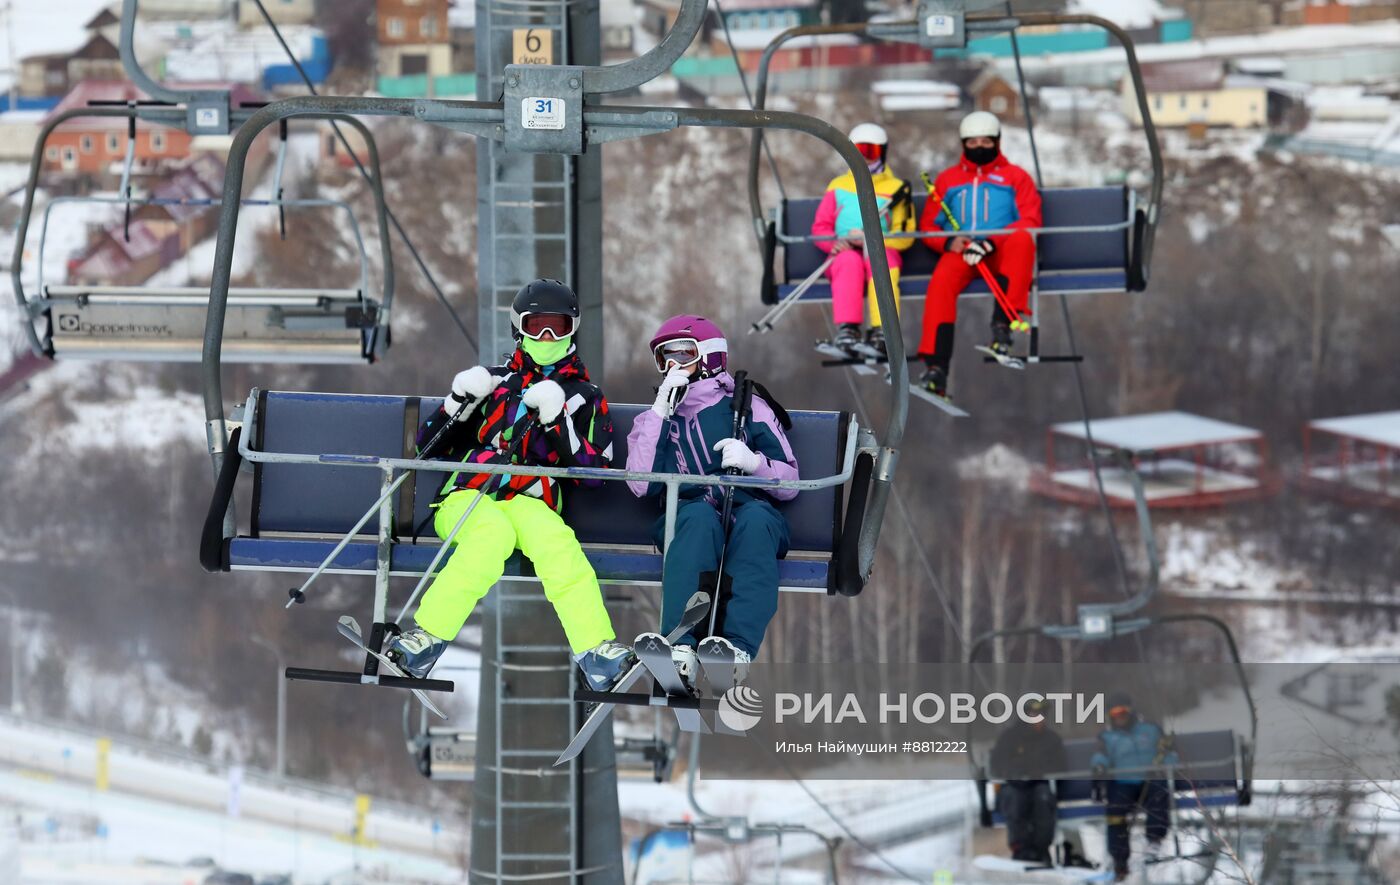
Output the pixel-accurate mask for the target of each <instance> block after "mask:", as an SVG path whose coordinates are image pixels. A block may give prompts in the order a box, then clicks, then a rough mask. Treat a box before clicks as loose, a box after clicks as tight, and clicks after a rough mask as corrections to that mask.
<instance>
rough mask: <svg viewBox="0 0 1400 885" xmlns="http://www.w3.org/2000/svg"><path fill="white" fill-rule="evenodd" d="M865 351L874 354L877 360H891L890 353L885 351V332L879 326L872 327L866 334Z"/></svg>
mask: <svg viewBox="0 0 1400 885" xmlns="http://www.w3.org/2000/svg"><path fill="white" fill-rule="evenodd" d="M865 349H866V350H867V351H868V352H870V353H872V354H874V355H875V358H876V359H881V360H887V359H889V357H890V355H889V351H888V350H886V349H885V330H884V329H882V328H880V327H879V326H871V327H870V331H868V332H866V333H865Z"/></svg>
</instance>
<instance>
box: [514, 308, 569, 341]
mask: <svg viewBox="0 0 1400 885" xmlns="http://www.w3.org/2000/svg"><path fill="white" fill-rule="evenodd" d="M577 330H578V317H571V316H567V315H565V314H562V313H527V314H522V315H521V317H520V334H521V335H524V336H525V337H526V338H529V339H530V340H532V341H539V340H540V338H542V337H544V333H545V332H549V333H550V334H551V335H553V336H554V340H555V341H563V340H564V339H565V338H567V337H569V336H570V335H572V334H574V332H575V331H577Z"/></svg>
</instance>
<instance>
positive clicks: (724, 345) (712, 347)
mask: <svg viewBox="0 0 1400 885" xmlns="http://www.w3.org/2000/svg"><path fill="white" fill-rule="evenodd" d="M684 341H693V342H695V351H694V352H695V355H696V356H697V357H698V361H699V363H700V377H702V378H709V377H710V376H712V375H718V374H719V373H720V372H723V371H724V370H725V368H726V367H727V366H728V365H729V342H727V341H725V339H724V332H723V331H721V330H720V327H719V326H716V325H715V324H714V323H712V322H710V321H709V320H707V319H705V318H704V317H702V316H695V315H694V314H681V315H680V316H675V317H671V318H670V319H669V320H666V321H665V322H664V323H662V324H661V328H659V329H657V330H656V334H655V335H653V336H651V352H652V357H653V358H654V359H655V360H656V369H657V371H658V372H665V371H666V357H665V356H663V355H662V354H661V351H660V350H659V348H660V347H661V345H663V344H666V343H668V342H684ZM667 349H668V350H671V348H667ZM682 364H683V365H689V363H682Z"/></svg>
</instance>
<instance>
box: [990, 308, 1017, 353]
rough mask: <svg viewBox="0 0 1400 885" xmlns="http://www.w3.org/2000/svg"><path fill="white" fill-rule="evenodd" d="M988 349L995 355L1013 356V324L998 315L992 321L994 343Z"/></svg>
mask: <svg viewBox="0 0 1400 885" xmlns="http://www.w3.org/2000/svg"><path fill="white" fill-rule="evenodd" d="M987 349H988V350H990V351H991V352H992V354H993V355H999V356H1004V357H1005V356H1011V324H1010V323H1008V322H1007V321H1006V320H1005V319H1003V318H1002V317H1000V316H998V317H997V318H996V319H995V320H993V321H992V343H991V344H988V345H987Z"/></svg>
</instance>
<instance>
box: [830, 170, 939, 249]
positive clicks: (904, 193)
mask: <svg viewBox="0 0 1400 885" xmlns="http://www.w3.org/2000/svg"><path fill="white" fill-rule="evenodd" d="M870 179H871V181H873V182H874V183H875V202H876V205H878V206H879V207H880V230H882V231H884V232H885V233H886V234H889V233H890V232H894V233H899V232H901V231H911V230H913V229H914V202H913V200H912V198H911V194H910V192H909V182H907V181H905V180H904V179H902V178H900V177H898V176H897V175H895V174H894V173H893V172H891V171H890V169H889V167H888V166H886V167H885V168H884V169H881V170H880V171H879V172H877V173H875V174H874V175H872V176H870ZM860 226H861V219H860V204H859V203H857V202H856V179H855V176H854V175H852V174H851V173H849V172H847V173H846V174H845V175H842V176H840V177H839V178H833V179H832V180H831V183H830V184H828V185H827V186H826V193H825V194H823V195H822V201H821V203H819V204H818V205H817V215H816V217H815V218H813V219H812V235H813V236H817V237H830V236H835V235H837V234H845V233H846V232H847V231H850V230H852V229H859V228H860ZM835 243H836V241H835V240H816V241H815V245H816V247H817V248H818V249H821V250H822V251H823V252H830V251H831V247H832V246H833V245H835ZM885 245H886V246H888V247H889V248H891V249H895V250H897V251H900V252H903V251H904V250H905V249H908V248H909V247H910V246H912V245H914V240H913V238H910V237H905V238H903V239H888V238H887V239H886V240H885Z"/></svg>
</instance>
